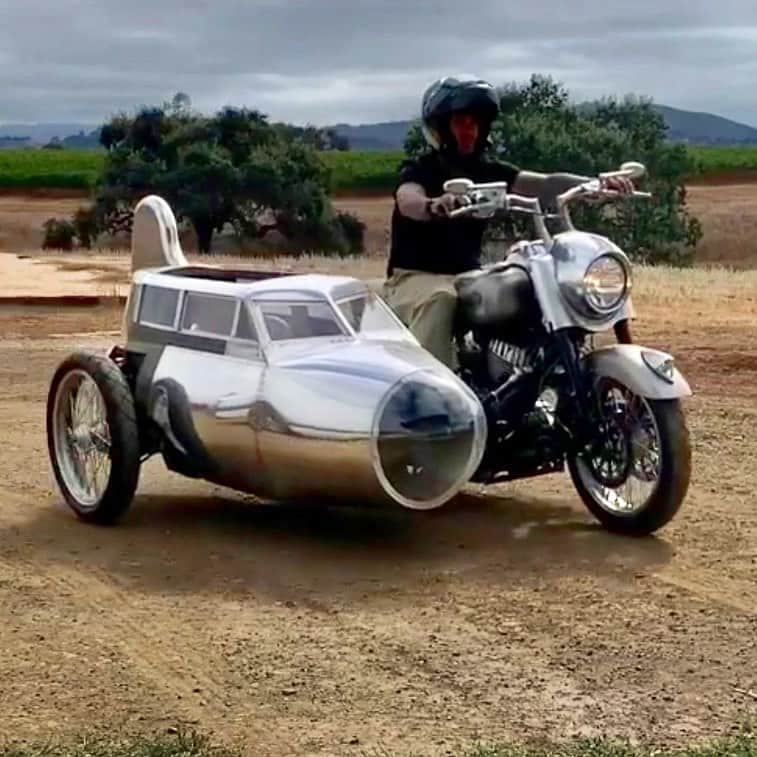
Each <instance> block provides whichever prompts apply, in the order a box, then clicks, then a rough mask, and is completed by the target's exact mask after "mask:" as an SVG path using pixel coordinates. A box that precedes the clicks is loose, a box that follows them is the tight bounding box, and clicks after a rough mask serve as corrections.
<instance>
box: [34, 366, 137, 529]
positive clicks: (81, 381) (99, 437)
mask: <svg viewBox="0 0 757 757" xmlns="http://www.w3.org/2000/svg"><path fill="white" fill-rule="evenodd" d="M47 437H48V452H49V454H50V461H51V464H52V467H53V472H54V474H55V478H56V480H57V482H58V486H59V487H60V489H61V492H62V494H63V496H64V498H65V500H66V502H67V503H68V505H69V507H71V508H72V509H73V510H74V512H75V513H76V514H77V515H78V516H79V517H80V518H82V519H83V520H88V521H92V522H97V523H112V522H114V521H115V520H117V519H118V518H119V517H120V516H121V515H122V514H123V513H124V511H125V510H126V509H127V508H128V507H129V505H130V504H131V500H132V498H133V495H134V491H135V490H136V486H137V482H138V478H139V469H140V457H139V452H140V446H139V434H138V429H137V422H136V413H135V409H134V400H133V398H132V394H131V390H130V388H129V386H128V384H127V382H126V379H125V378H124V376H123V374H122V373H121V371H120V370H119V368H118V366H117V365H116V364H115V363H114V362H113V361H112V360H110V359H109V358H106V357H102V356H99V355H89V354H84V353H77V354H74V355H72V356H70V357H69V358H67V359H66V360H65V361H64V362H63V363H62V364H61V365H60V366H59V368H58V370H57V371H56V373H55V375H54V377H53V380H52V382H51V385H50V391H49V393H48V401H47Z"/></svg>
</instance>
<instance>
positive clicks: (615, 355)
mask: <svg viewBox="0 0 757 757" xmlns="http://www.w3.org/2000/svg"><path fill="white" fill-rule="evenodd" d="M582 364H583V366H584V368H586V369H588V370H589V371H591V372H592V373H593V374H595V375H597V376H606V377H607V378H611V379H614V380H615V381H618V382H619V383H621V384H623V385H624V386H627V387H628V388H629V389H630V390H631V391H632V392H633V393H634V394H637V395H639V396H641V397H647V398H649V399H654V400H671V399H679V398H680V397H690V396H691V395H692V391H691V387H690V386H689V384H688V382H687V381H686V379H685V378H684V377H683V376H682V375H681V372H680V371H679V370H678V369H677V368H676V367H675V363H674V359H673V357H672V356H671V355H669V354H668V353H666V352H661V351H660V350H654V349H650V348H649V347H643V346H642V345H639V344H611V345H608V346H606V347H599V348H598V349H596V350H594V351H593V352H590V353H589V354H588V355H586V356H585V357H584V358H583V359H582Z"/></svg>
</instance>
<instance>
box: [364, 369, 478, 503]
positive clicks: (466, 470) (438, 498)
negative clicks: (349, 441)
mask: <svg viewBox="0 0 757 757" xmlns="http://www.w3.org/2000/svg"><path fill="white" fill-rule="evenodd" d="M373 436H374V445H375V448H374V458H375V460H374V464H375V467H376V472H377V474H378V476H379V479H380V480H381V482H382V485H383V486H384V488H385V489H386V491H387V493H388V494H390V496H392V497H393V498H394V499H395V500H396V501H398V502H399V503H400V504H402V505H404V506H405V507H409V508H412V509H430V508H433V507H438V506H439V505H441V504H443V503H444V502H446V501H448V500H449V499H451V498H452V497H453V496H454V495H455V494H456V493H457V492H458V491H459V490H460V488H462V486H463V485H464V484H465V483H466V482H467V481H468V480H469V478H470V477H471V476H472V475H473V473H474V471H475V469H476V468H477V467H478V464H479V463H480V461H481V457H482V455H483V451H484V444H485V440H486V421H485V417H484V413H483V408H482V407H481V404H480V402H479V401H478V399H477V397H476V396H475V395H474V394H473V393H472V392H471V391H470V390H469V389H468V388H467V387H466V386H465V385H464V384H462V382H459V381H457V380H456V379H455V378H454V377H446V376H442V375H439V374H436V373H434V372H431V371H418V372H416V373H413V374H411V375H410V376H408V377H406V378H404V379H401V380H400V381H398V382H397V383H395V384H394V385H393V386H392V387H391V388H390V389H389V391H388V392H387V394H386V395H385V397H384V399H383V400H382V402H381V404H380V406H379V408H378V411H377V413H376V419H375V422H374V435H373Z"/></svg>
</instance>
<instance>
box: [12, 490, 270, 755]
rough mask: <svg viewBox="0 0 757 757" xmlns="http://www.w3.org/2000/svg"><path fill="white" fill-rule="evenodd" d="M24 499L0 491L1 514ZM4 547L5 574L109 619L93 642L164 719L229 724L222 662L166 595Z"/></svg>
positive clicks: (33, 550)
mask: <svg viewBox="0 0 757 757" xmlns="http://www.w3.org/2000/svg"><path fill="white" fill-rule="evenodd" d="M29 501H30V498H29V496H28V495H27V496H19V494H18V492H10V491H8V490H0V502H2V505H3V508H4V509H6V512H10V511H12V510H13V509H16V508H22V507H23V508H28V506H29ZM49 504H50V505H51V506H55V505H54V503H53V502H50V503H49ZM2 547H3V550H2V552H5V555H3V554H2V552H0V565H1V566H2V568H3V572H4V573H7V574H8V575H10V576H13V575H18V574H24V575H30V576H35V578H36V581H37V582H38V585H39V586H40V587H41V588H43V589H44V590H46V591H49V590H52V591H53V592H54V593H55V594H57V595H58V596H60V597H61V598H64V601H65V602H66V603H70V605H71V606H72V607H73V609H74V610H76V609H79V608H80V609H81V610H82V611H83V612H84V614H85V615H86V616H87V618H88V619H89V620H92V618H96V617H97V616H100V615H102V614H103V613H106V614H107V619H106V621H105V622H104V623H103V624H101V623H99V622H98V623H97V625H98V626H104V630H103V631H102V632H97V631H96V632H95V634H94V636H95V638H96V639H97V637H98V636H101V637H102V639H103V641H104V642H105V643H106V644H107V645H109V646H110V647H112V648H114V649H115V650H117V651H118V652H119V653H120V654H121V655H122V656H123V659H124V661H125V662H126V663H127V664H128V665H130V666H132V667H133V669H134V670H135V672H136V674H137V676H138V677H139V678H140V679H142V680H143V681H145V682H146V683H148V685H149V686H151V687H153V688H154V689H155V691H156V693H158V695H159V699H160V702H161V705H165V716H167V717H175V718H176V717H177V718H178V720H179V722H183V723H184V724H185V725H197V724H200V723H201V724H202V727H203V729H204V730H208V729H211V728H215V727H223V728H224V729H226V728H228V727H229V726H230V725H233V721H234V720H236V718H234V717H233V705H234V702H232V699H231V697H230V691H229V688H228V687H227V685H226V682H225V681H224V677H223V674H222V673H221V672H220V671H222V670H223V665H224V661H223V658H222V656H221V655H220V654H218V653H216V651H215V650H213V649H212V647H211V644H210V643H209V642H208V643H207V645H206V644H204V643H203V642H205V641H207V640H208V631H207V630H205V631H203V630H202V629H198V627H197V626H196V625H195V624H190V623H186V622H185V621H186V620H187V612H186V611H182V610H180V609H177V608H176V607H175V606H174V600H173V598H171V597H168V598H166V597H165V596H163V597H161V599H160V601H156V600H154V599H150V598H148V597H145V596H144V595H140V594H139V593H135V591H134V589H133V588H131V587H126V586H121V585H119V582H118V581H116V580H114V578H113V577H112V576H111V575H110V574H108V573H107V572H106V571H105V570H104V569H102V568H100V567H99V566H97V565H93V564H89V563H88V564H86V565H82V566H81V567H80V566H78V565H76V564H69V563H67V561H68V560H70V559H71V558H69V557H67V556H64V557H62V559H61V560H60V561H57V560H56V559H55V555H54V548H53V551H51V552H50V553H47V554H46V553H44V552H42V549H41V548H40V547H39V545H33V544H32V545H30V544H18V543H14V541H13V540H10V541H8V540H6V541H5V542H4V543H3V544H2ZM179 714H180V716H179ZM245 730H246V731H247V732H248V733H250V735H252V736H253V737H255V738H256V739H257V738H258V737H263V736H266V739H265V740H267V741H270V733H268V734H264V733H263V732H262V730H260V731H259V730H258V729H257V728H256V727H255V725H254V723H250V722H249V721H248V720H246V721H245ZM265 740H264V741H265ZM259 743H260V742H259Z"/></svg>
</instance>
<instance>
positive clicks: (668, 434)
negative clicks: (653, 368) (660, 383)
mask: <svg viewBox="0 0 757 757" xmlns="http://www.w3.org/2000/svg"><path fill="white" fill-rule="evenodd" d="M646 402H647V404H648V406H649V408H650V410H651V412H652V415H653V416H654V420H655V422H656V424H657V428H658V432H659V438H660V448H661V466H660V476H659V479H658V481H657V486H656V487H655V489H654V491H653V492H652V494H651V495H650V497H649V499H648V500H647V502H646V505H645V506H644V508H643V509H641V510H639V511H637V512H635V513H633V514H630V515H619V514H614V513H611V512H609V511H608V510H606V509H605V508H604V507H602V506H601V505H600V504H599V503H598V502H597V501H596V499H595V498H594V497H593V496H592V494H591V492H590V491H589V489H588V488H587V486H586V484H585V482H584V480H583V478H582V476H581V474H580V472H579V470H578V465H577V459H576V457H575V456H571V457H570V458H569V459H568V461H567V462H568V470H569V472H570V477H571V479H572V481H573V485H574V486H575V487H576V490H577V492H578V494H579V496H580V497H581V499H582V501H583V503H584V504H585V505H586V507H587V508H588V510H589V511H590V512H591V514H592V515H594V517H595V518H596V519H597V520H598V521H599V522H600V523H601V524H602V525H603V526H604V527H605V528H606V529H607V530H608V531H612V532H614V533H618V534H622V535H624V536H648V535H650V534H652V533H654V532H655V531H657V530H659V529H660V528H662V527H663V526H665V525H667V524H668V523H669V522H670V521H671V520H672V519H673V518H674V517H675V515H676V514H677V513H678V511H679V509H680V508H681V505H682V504H683V500H684V499H685V497H686V493H687V491H688V488H689V482H690V479H691V441H690V438H689V430H688V427H687V425H686V419H685V417H684V414H683V410H682V408H681V403H680V401H679V400H651V399H647V400H646Z"/></svg>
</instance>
